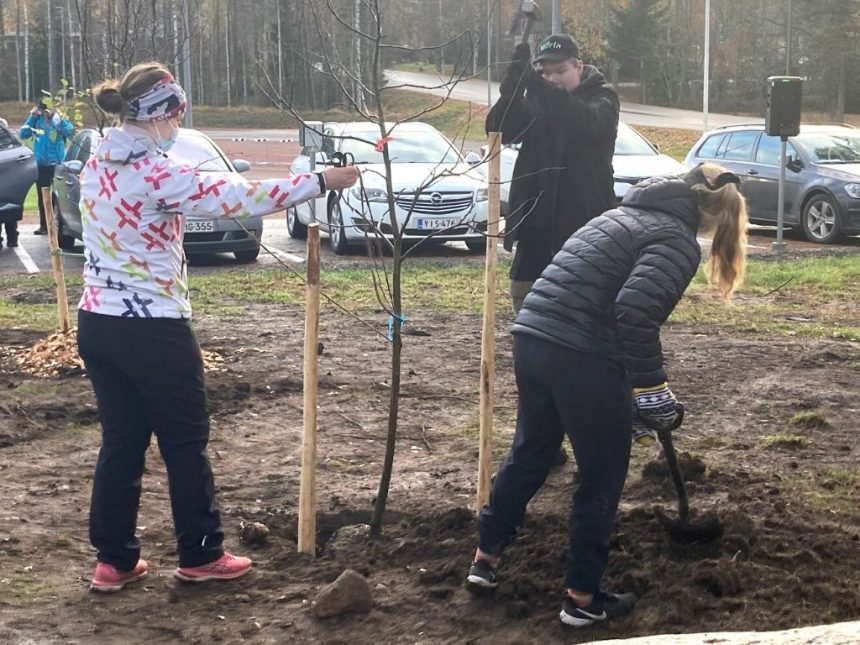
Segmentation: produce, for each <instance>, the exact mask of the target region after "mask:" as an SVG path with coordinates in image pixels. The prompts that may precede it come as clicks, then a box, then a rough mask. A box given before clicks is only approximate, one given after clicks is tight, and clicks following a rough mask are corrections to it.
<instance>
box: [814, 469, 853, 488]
mask: <svg viewBox="0 0 860 645" xmlns="http://www.w3.org/2000/svg"><path fill="white" fill-rule="evenodd" d="M858 483H860V474H858V473H857V470H856V469H853V470H852V469H849V468H838V467H831V468H826V469H825V470H824V471H823V472H822V473H821V475H820V476H819V484H820V485H821V487H822V488H824V489H825V490H831V491H835V490H843V491H844V490H848V489H851V488H854V486H855V485H857V484H858Z"/></svg>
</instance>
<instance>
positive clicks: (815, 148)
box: [684, 125, 860, 244]
mask: <svg viewBox="0 0 860 645" xmlns="http://www.w3.org/2000/svg"><path fill="white" fill-rule="evenodd" d="M779 157H780V140H779V137H770V136H767V135H766V134H765V133H764V126H763V125H733V126H727V127H724V128H718V129H716V130H711V131H710V132H706V133H705V134H704V135H702V138H701V139H699V141H697V142H696V145H694V146H693V148H692V149H691V150H690V152H689V154H688V155H687V158H686V160H685V161H684V163H685V164H686V165H687V166H688V167H691V168H692V167H693V166H695V165H696V164H698V163H700V162H703V161H712V162H714V163H718V164H720V165H721V166H725V167H726V168H728V169H729V170H731V171H732V172H734V173H735V174H737V175H738V176H739V177H740V178H741V192H743V194H744V196H745V197H746V199H747V207H748V209H749V218H750V221H751V222H752V223H754V224H775V223H776V220H777V209H778V204H779V200H778V197H777V195H778V189H779ZM785 171H786V172H785V213H784V224H785V225H786V226H789V227H797V228H799V229H801V230H802V231H803V234H804V235H805V236H806V238H807V239H808V240H810V241H811V242H820V243H822V244H829V243H833V242H837V241H839V239H840V238H841V237H842V236H843V235H857V234H858V233H860V130H857V129H855V128H853V127H851V126H848V125H801V127H800V134H799V135H798V136H796V137H789V139H788V142H787V147H786V166H785Z"/></svg>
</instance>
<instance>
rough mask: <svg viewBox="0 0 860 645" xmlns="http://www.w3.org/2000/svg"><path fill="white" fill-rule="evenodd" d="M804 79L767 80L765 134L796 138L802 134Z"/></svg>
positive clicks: (793, 77) (775, 77)
mask: <svg viewBox="0 0 860 645" xmlns="http://www.w3.org/2000/svg"><path fill="white" fill-rule="evenodd" d="M802 86H803V79H802V78H800V77H798V76H771V77H769V78H768V79H767V112H766V113H765V117H764V131H765V134H767V135H768V136H771V137H794V136H797V135H798V134H800V98H801V87H802Z"/></svg>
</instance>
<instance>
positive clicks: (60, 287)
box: [42, 186, 71, 332]
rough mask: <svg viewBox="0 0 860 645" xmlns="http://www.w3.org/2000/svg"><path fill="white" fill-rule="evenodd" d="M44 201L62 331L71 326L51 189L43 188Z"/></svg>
mask: <svg viewBox="0 0 860 645" xmlns="http://www.w3.org/2000/svg"><path fill="white" fill-rule="evenodd" d="M42 203H43V204H44V205H45V222H46V223H47V225H48V244H49V245H50V248H51V266H52V267H53V273H54V285H55V286H56V287H57V325H58V327H59V329H60V331H61V332H67V331H69V329H70V328H71V324H70V323H69V301H68V297H67V296H66V276H65V274H64V273H63V257H62V256H61V255H60V244H59V242H58V240H57V226H56V224H55V223H54V207H53V203H52V201H51V189H50V187H48V186H45V187H44V188H42Z"/></svg>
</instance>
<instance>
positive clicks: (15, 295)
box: [0, 274, 83, 331]
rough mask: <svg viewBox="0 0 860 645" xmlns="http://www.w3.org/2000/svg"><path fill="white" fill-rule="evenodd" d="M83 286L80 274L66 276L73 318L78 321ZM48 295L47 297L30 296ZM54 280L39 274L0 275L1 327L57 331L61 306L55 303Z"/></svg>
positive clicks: (46, 275)
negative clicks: (77, 314)
mask: <svg viewBox="0 0 860 645" xmlns="http://www.w3.org/2000/svg"><path fill="white" fill-rule="evenodd" d="M82 284H83V279H82V278H81V276H80V275H70V274H67V275H66V288H67V291H68V302H69V314H70V319H71V320H72V321H73V322H74V320H75V308H76V306H77V302H78V298H79V297H80V291H79V290H78V287H80V286H81V285H82ZM38 292H46V296H45V297H38V298H33V302H29V301H28V298H27V296H30V295H34V294H37V293H38ZM55 300H56V296H55V295H54V280H53V278H52V276H51V275H50V274H39V275H26V276H22V275H17V274H12V275H0V326H2V327H4V328H10V327H20V328H22V329H32V330H34V331H54V330H56V329H57V305H56V304H55V303H54V301H55Z"/></svg>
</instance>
